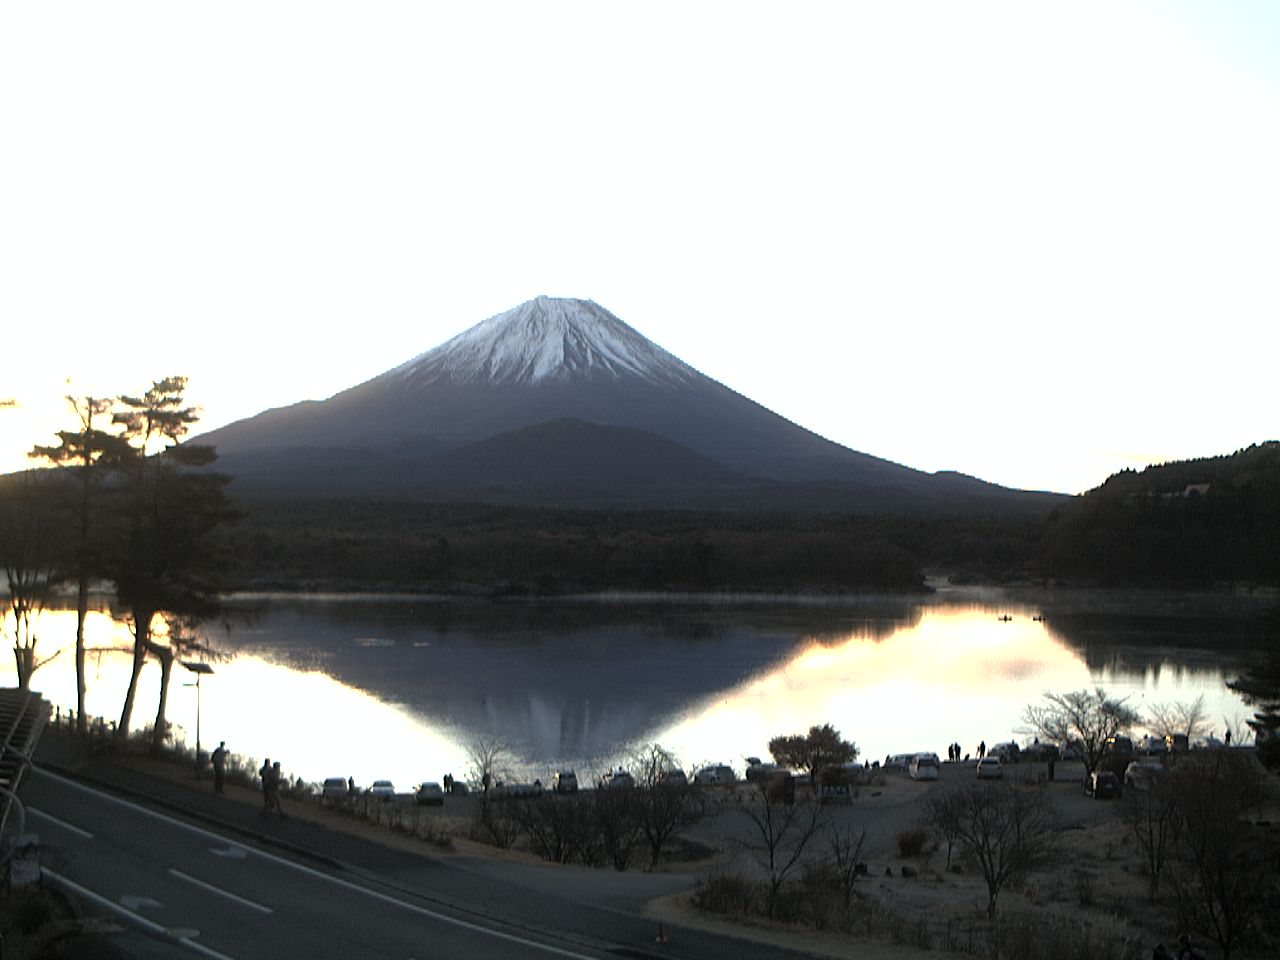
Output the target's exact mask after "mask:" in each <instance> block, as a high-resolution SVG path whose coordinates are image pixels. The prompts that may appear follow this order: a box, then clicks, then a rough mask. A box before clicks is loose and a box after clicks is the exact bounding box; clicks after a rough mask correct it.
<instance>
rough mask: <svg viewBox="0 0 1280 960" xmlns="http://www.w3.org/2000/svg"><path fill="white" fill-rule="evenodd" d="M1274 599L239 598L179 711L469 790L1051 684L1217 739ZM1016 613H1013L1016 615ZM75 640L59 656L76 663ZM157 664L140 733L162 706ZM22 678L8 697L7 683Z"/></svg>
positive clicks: (906, 730)
mask: <svg viewBox="0 0 1280 960" xmlns="http://www.w3.org/2000/svg"><path fill="white" fill-rule="evenodd" d="M1275 602H1276V599H1275V597H1274V595H1272V596H1269V597H1262V598H1259V597H1254V596H1243V595H1236V594H1229V593H1182V594H1166V593H1133V592H1125V593H1110V592H1089V591H1062V590H1038V591H1037V590H1024V591H1018V590H1000V589H993V588H987V589H969V588H958V587H948V586H945V585H944V586H943V587H942V588H941V589H939V590H938V591H937V592H935V593H933V594H931V595H928V596H923V597H916V596H911V597H897V596H887V597H886V596H877V597H857V598H848V599H844V598H841V599H831V598H753V599H744V598H740V597H732V598H698V599H696V600H694V599H691V598H681V597H670V596H662V597H635V596H630V597H603V598H602V597H593V598H580V599H570V600H558V601H555V602H519V603H515V602H512V603H488V602H480V601H460V600H454V599H445V598H433V597H385V596H383V597H368V596H302V597H297V596H237V597H233V598H231V599H230V601H229V603H228V606H227V614H226V617H225V620H224V621H223V622H220V623H217V624H209V625H206V626H205V628H204V633H205V637H206V639H207V641H208V642H209V643H210V644H211V645H212V646H213V647H214V648H216V649H217V651H218V652H219V654H220V656H219V658H218V659H216V660H214V661H212V668H213V671H214V672H213V673H212V674H210V675H207V676H205V677H204V678H203V680H202V683H201V687H200V691H199V704H197V694H196V688H195V687H194V686H191V685H189V684H190V683H191V681H193V680H194V678H195V675H194V674H192V673H190V672H188V671H185V670H182V669H180V668H175V671H174V680H173V688H172V690H171V692H170V697H169V720H170V722H171V723H173V724H174V726H175V735H176V736H177V737H178V738H179V739H182V740H185V741H186V742H188V743H194V741H195V728H196V716H197V706H198V708H199V714H200V733H201V745H202V746H203V747H204V748H205V749H206V750H207V749H209V748H210V747H211V746H213V745H216V744H217V742H218V741H219V740H226V741H227V745H228V748H229V749H231V750H232V751H233V752H235V753H239V754H242V755H244V756H247V757H251V758H255V759H257V760H260V759H261V758H263V757H267V756H269V757H271V758H273V759H277V760H280V761H281V765H282V767H283V769H285V770H286V771H288V772H289V773H290V774H291V775H293V776H302V777H303V778H304V779H307V780H320V779H323V778H324V777H327V776H339V775H340V776H343V777H346V776H352V777H354V778H355V780H356V781H357V783H360V784H362V785H363V784H368V783H369V782H370V781H371V780H373V779H375V778H384V777H385V778H390V779H392V780H393V781H394V782H395V783H396V784H397V786H398V788H399V789H401V790H408V789H409V788H410V787H411V786H412V784H413V783H415V782H417V781H419V780H424V779H432V780H439V779H441V778H442V777H443V775H444V774H445V773H453V774H454V775H455V776H458V777H463V776H465V774H466V772H467V769H468V767H469V763H468V760H467V746H468V745H470V744H473V743H475V742H476V741H477V740H478V739H480V738H494V737H496V738H499V739H501V741H502V742H503V743H504V744H505V746H506V748H507V751H508V754H509V757H510V762H511V767H512V770H511V772H512V773H513V774H515V775H520V776H527V777H528V778H529V779H532V778H534V777H541V778H542V779H543V781H544V782H546V781H547V779H548V776H549V774H550V772H551V771H552V770H554V769H556V768H558V767H561V766H569V767H575V768H576V769H577V770H578V771H579V775H580V777H582V778H583V779H586V777H587V776H589V775H590V774H591V773H592V772H599V771H603V770H605V769H607V768H608V767H609V766H610V765H612V764H615V763H617V762H620V761H622V760H625V758H626V756H627V755H628V753H629V752H630V751H631V750H632V749H634V748H635V747H636V746H637V745H640V744H644V743H649V742H655V741H656V742H658V743H661V744H662V745H663V746H664V747H666V748H667V749H669V750H671V751H672V752H674V753H675V755H676V756H677V757H678V758H679V759H680V760H681V762H682V763H683V764H684V765H685V766H686V767H687V768H692V767H695V766H698V765H701V764H702V763H704V762H707V761H723V762H727V763H729V764H730V765H732V766H734V767H735V768H736V769H738V770H739V771H741V769H742V767H743V757H745V756H751V755H756V756H761V757H764V756H767V752H768V751H767V744H768V741H769V739H770V738H771V737H773V736H776V735H778V734H784V733H800V732H803V731H805V730H807V729H808V727H809V726H810V725H812V724H819V723H831V724H833V725H834V726H836V727H837V728H838V729H839V730H840V731H841V733H842V734H843V735H844V736H845V737H846V738H848V739H851V740H853V741H854V742H855V743H857V745H858V747H859V748H860V750H861V755H862V756H863V757H865V758H867V759H883V758H884V757H885V756H886V755H887V754H890V753H905V752H910V751H917V750H933V751H935V752H937V753H939V754H940V755H944V756H945V751H946V747H947V745H948V744H949V743H951V742H953V741H955V742H958V743H960V744H961V745H962V747H963V749H964V750H965V751H966V752H972V751H974V750H975V748H976V745H977V744H978V742H979V741H980V740H985V741H986V742H987V744H992V743H995V742H997V741H1001V740H1008V739H1019V740H1021V739H1025V738H1026V731H1025V730H1023V729H1022V724H1021V719H1020V718H1021V716H1022V714H1023V710H1024V708H1025V707H1026V705H1027V704H1029V703H1034V702H1037V701H1038V700H1039V699H1040V698H1041V695H1042V694H1043V693H1044V692H1045V691H1046V690H1051V691H1055V692H1065V691H1069V690H1078V689H1083V688H1086V687H1093V686H1099V685H1100V686H1102V687H1104V688H1105V689H1106V690H1107V691H1108V692H1109V693H1111V694H1113V695H1115V696H1123V697H1127V698H1128V701H1129V703H1130V705H1131V706H1133V707H1135V708H1136V709H1137V710H1139V711H1140V712H1141V711H1143V710H1144V708H1145V707H1146V706H1148V705H1150V704H1153V703H1171V702H1175V701H1176V702H1189V701H1192V700H1194V699H1195V698H1196V697H1198V696H1203V697H1204V698H1205V703H1206V706H1207V713H1208V716H1209V717H1210V718H1211V724H1212V730H1213V732H1214V733H1215V734H1217V735H1219V736H1221V734H1222V730H1223V728H1224V727H1225V726H1226V725H1227V724H1231V725H1232V726H1233V727H1235V728H1237V733H1236V735H1237V736H1239V735H1240V732H1242V731H1243V732H1247V729H1246V728H1245V727H1244V722H1243V721H1244V720H1245V719H1246V718H1248V717H1250V716H1251V715H1252V714H1251V711H1250V710H1249V709H1248V708H1246V707H1245V706H1243V704H1242V703H1241V701H1240V700H1239V698H1238V697H1237V696H1236V695H1235V694H1234V693H1233V692H1232V691H1230V690H1229V689H1228V688H1227V687H1226V685H1225V683H1226V681H1227V680H1228V679H1231V678H1233V677H1235V676H1236V675H1237V674H1238V671H1239V668H1240V666H1241V665H1242V664H1243V663H1244V662H1245V660H1244V659H1243V653H1244V652H1247V651H1249V650H1256V649H1258V648H1259V647H1260V645H1261V643H1262V632H1261V629H1262V628H1261V620H1260V613H1261V611H1262V610H1263V609H1264V608H1265V607H1266V605H1268V604H1272V605H1274V603H1275ZM1002 617H1009V618H1010V619H1009V620H1007V621H1005V620H1002V619H1001V618H1002ZM39 631H40V636H41V638H42V639H41V641H40V647H39V652H40V655H41V657H48V656H50V654H53V653H55V651H56V652H57V655H56V656H55V657H54V658H53V659H52V660H51V661H50V662H48V663H46V664H45V665H44V666H42V667H41V668H40V669H39V671H38V672H37V674H36V680H35V683H34V687H35V688H36V689H38V690H40V691H42V692H43V693H44V694H45V695H46V696H47V697H49V698H50V699H52V700H53V701H54V702H55V704H58V705H59V706H60V707H62V708H64V709H65V708H67V707H73V706H74V704H75V671H74V655H73V649H74V636H75V613H74V611H71V610H65V609H56V610H55V609H50V610H47V611H46V612H45V613H44V614H43V616H42V618H41V620H40V624H39ZM88 637H89V643H90V645H91V646H93V647H97V648H99V651H100V652H97V653H95V654H93V655H92V656H91V657H90V660H89V670H88V672H89V681H88V683H89V692H88V711H89V713H91V714H94V715H98V716H104V717H106V718H107V719H108V720H111V719H115V718H117V717H118V715H119V710H120V705H121V703H122V701H123V692H124V689H125V685H126V684H127V681H128V671H129V658H128V656H127V655H125V654H124V653H121V652H111V648H115V649H116V650H119V649H120V648H123V647H125V646H126V645H127V643H128V639H129V634H128V631H127V629H126V628H125V627H124V626H123V625H122V624H121V623H119V622H118V621H116V620H113V619H112V617H111V615H110V612H109V610H108V609H107V607H106V605H105V603H103V604H101V605H99V606H98V608H97V609H96V610H95V612H94V613H93V614H92V615H91V617H90V621H89V624H88ZM59 643H61V644H64V646H63V648H62V649H61V650H59V649H58V645H59ZM158 675H159V670H158V668H156V667H155V666H154V665H149V666H148V667H147V670H146V672H145V673H144V675H143V680H142V683H141V686H140V688H139V694H138V705H137V707H136V708H135V715H134V726H135V728H141V727H142V726H143V725H145V724H147V723H149V722H150V721H151V720H152V718H153V716H154V712H155V704H156V695H157V690H158ZM13 683H14V675H13V666H12V664H8V665H6V668H5V670H3V671H0V684H5V685H10V686H11V685H13Z"/></svg>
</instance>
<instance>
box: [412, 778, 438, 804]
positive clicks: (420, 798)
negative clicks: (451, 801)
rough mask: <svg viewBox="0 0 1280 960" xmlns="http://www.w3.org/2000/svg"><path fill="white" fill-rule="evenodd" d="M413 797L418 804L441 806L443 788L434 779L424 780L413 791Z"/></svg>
mask: <svg viewBox="0 0 1280 960" xmlns="http://www.w3.org/2000/svg"><path fill="white" fill-rule="evenodd" d="M413 799H414V802H415V803H417V804H418V805H419V806H424V807H439V806H442V805H443V804H444V788H443V787H442V786H440V784H438V783H436V782H435V781H434V780H424V781H423V782H422V783H420V784H418V788H417V789H416V790H414V791H413Z"/></svg>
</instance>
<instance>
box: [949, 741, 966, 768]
mask: <svg viewBox="0 0 1280 960" xmlns="http://www.w3.org/2000/svg"><path fill="white" fill-rule="evenodd" d="M947 759H948V760H950V761H951V762H952V763H959V762H960V744H958V743H953V744H951V746H949V747H947ZM964 759H966V760H968V759H969V758H968V757H967V756H966V757H965V758H964Z"/></svg>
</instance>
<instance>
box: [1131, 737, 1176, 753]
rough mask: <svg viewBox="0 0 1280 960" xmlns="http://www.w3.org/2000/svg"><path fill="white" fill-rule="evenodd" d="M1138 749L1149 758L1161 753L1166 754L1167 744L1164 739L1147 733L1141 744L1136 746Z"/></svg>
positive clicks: (1167, 750)
mask: <svg viewBox="0 0 1280 960" xmlns="http://www.w3.org/2000/svg"><path fill="white" fill-rule="evenodd" d="M1138 749H1139V750H1140V751H1141V752H1142V753H1145V754H1146V755H1147V756H1149V757H1150V756H1155V755H1157V754H1161V753H1168V752H1169V744H1168V743H1167V742H1165V738H1164V737H1156V736H1152V735H1151V734H1149V733H1148V734H1147V735H1146V736H1145V737H1143V738H1142V741H1141V743H1139V745H1138Z"/></svg>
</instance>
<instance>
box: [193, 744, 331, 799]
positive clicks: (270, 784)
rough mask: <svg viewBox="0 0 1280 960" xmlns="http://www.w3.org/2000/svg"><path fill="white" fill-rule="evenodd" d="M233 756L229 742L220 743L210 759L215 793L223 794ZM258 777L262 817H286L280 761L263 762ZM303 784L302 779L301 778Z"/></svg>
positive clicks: (269, 759) (286, 785)
mask: <svg viewBox="0 0 1280 960" xmlns="http://www.w3.org/2000/svg"><path fill="white" fill-rule="evenodd" d="M230 755H231V753H230V751H229V750H227V741H225V740H221V741H219V742H218V746H217V748H216V749H215V750H214V751H213V753H212V754H211V755H210V757H209V759H210V761H211V763H212V765H213V792H214V793H222V789H223V787H224V786H225V784H226V782H227V757H229V756H230ZM258 776H259V777H260V778H261V780H262V815H263V816H264V817H266V816H270V815H271V814H273V813H274V814H276V815H277V816H280V817H283V816H284V815H285V812H284V808H283V807H281V806H280V788H281V786H282V785H283V786H285V787H288V785H289V784H288V781H287V780H285V779H284V776H283V774H281V772H280V761H279V760H277V761H276V762H275V763H272V762H271V758H270V757H268V758H267V759H266V760H264V761H263V762H262V767H261V769H259V770H258ZM298 782H299V783H301V782H302V781H301V778H299V781H298ZM350 786H351V791H352V793H354V792H355V788H356V785H355V781H351V784H350Z"/></svg>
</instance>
